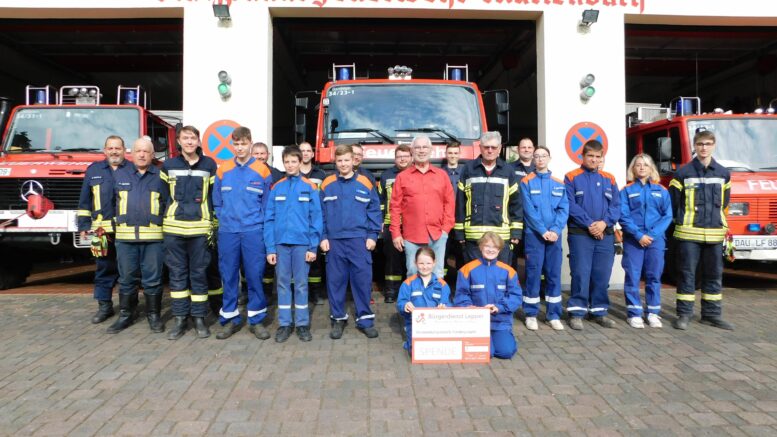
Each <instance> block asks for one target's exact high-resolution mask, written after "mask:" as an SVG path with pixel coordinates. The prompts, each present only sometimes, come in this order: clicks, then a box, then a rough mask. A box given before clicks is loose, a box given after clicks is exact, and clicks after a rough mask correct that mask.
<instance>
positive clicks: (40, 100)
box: [35, 90, 48, 105]
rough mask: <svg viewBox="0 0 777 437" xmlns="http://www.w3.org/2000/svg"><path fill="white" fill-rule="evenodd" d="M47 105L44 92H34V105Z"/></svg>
mask: <svg viewBox="0 0 777 437" xmlns="http://www.w3.org/2000/svg"><path fill="white" fill-rule="evenodd" d="M46 103H48V102H47V101H46V91H44V90H38V91H36V92H35V104H36V105H45V104H46Z"/></svg>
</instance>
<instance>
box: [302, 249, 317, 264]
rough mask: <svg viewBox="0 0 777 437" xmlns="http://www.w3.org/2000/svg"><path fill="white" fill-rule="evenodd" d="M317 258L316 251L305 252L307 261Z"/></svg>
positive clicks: (310, 261)
mask: <svg viewBox="0 0 777 437" xmlns="http://www.w3.org/2000/svg"><path fill="white" fill-rule="evenodd" d="M315 260H316V252H311V251H307V252H305V261H306V262H309V263H312V262H313V261H315Z"/></svg>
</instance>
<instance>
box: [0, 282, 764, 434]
mask: <svg viewBox="0 0 777 437" xmlns="http://www.w3.org/2000/svg"><path fill="white" fill-rule="evenodd" d="M375 296H376V299H377V298H378V296H377V294H376V295H375ZM611 297H612V298H613V302H615V303H616V305H615V307H614V309H613V314H615V315H616V316H617V317H618V318H619V329H616V330H603V329H601V328H599V327H598V326H594V325H590V324H586V329H585V331H583V332H572V331H570V330H568V329H567V330H566V331H564V332H561V333H557V332H553V331H551V330H550V329H549V328H548V327H547V326H541V328H540V331H539V332H538V333H532V332H527V331H526V330H525V329H523V327H522V325H521V324H520V322H516V327H517V337H518V340H519V342H520V350H519V353H518V355H517V356H516V357H515V358H514V359H513V360H510V361H500V360H496V361H494V362H492V363H491V364H490V365H471V366H462V365H433V366H411V365H410V363H409V361H408V358H407V356H406V355H405V353H404V352H403V350H402V349H401V346H400V343H401V334H400V328H399V321H398V319H397V318H396V316H395V314H394V310H393V306H391V305H386V304H382V303H379V304H377V305H376V312H377V314H378V317H377V326H378V327H379V328H380V334H381V335H380V338H378V339H376V340H369V341H368V340H367V339H366V338H365V337H364V336H363V335H361V334H360V333H358V332H357V331H356V330H355V329H354V328H353V326H352V325H349V326H348V328H347V330H346V333H345V335H344V337H343V339H342V340H340V341H332V340H330V339H329V338H328V337H327V334H328V324H327V323H326V309H325V307H318V308H316V311H315V314H314V315H313V323H314V336H315V339H314V341H313V342H311V343H307V344H303V343H300V342H299V341H298V340H297V339H296V337H292V338H291V339H290V340H289V341H288V342H287V343H285V344H282V345H279V344H276V343H275V342H274V341H272V340H268V341H266V342H260V341H258V340H256V339H254V338H253V336H251V335H250V334H249V333H248V331H247V330H243V331H241V332H239V333H238V334H237V335H236V336H235V337H233V338H232V339H229V340H227V341H218V340H216V339H215V338H213V337H211V338H209V339H207V340H197V339H195V338H194V336H193V334H192V333H189V334H187V336H186V337H184V338H183V339H181V340H179V341H177V342H171V341H168V340H166V338H165V336H164V334H151V333H150V332H149V330H148V327H147V324H146V323H145V320H143V321H142V323H138V324H136V325H134V326H133V327H131V328H130V329H129V330H127V331H125V332H123V333H121V334H119V335H112V336H109V335H107V334H104V330H105V327H106V326H107V325H100V326H94V325H91V324H89V323H88V319H89V318H90V316H91V314H92V312H93V310H94V303H93V301H92V300H91V298H89V297H87V296H72V295H50V296H47V295H27V296H20V295H8V294H3V295H0V305H2V308H3V310H4V311H3V315H2V318H0V330H1V331H0V332H2V334H3V335H2V337H0V351H2V355H1V356H0V434H3V435H102V436H104V435H123V434H146V435H147V434H153V435H184V434H186V435H201V434H208V435H217V434H224V433H227V434H230V435H286V436H291V435H309V434H320V435H333V434H338V435H366V434H370V435H381V436H382V435H399V436H409V435H417V434H421V433H427V434H439V435H448V434H454V433H456V434H463V435H482V434H488V435H499V434H502V435H508V434H537V435H549V434H582V433H587V434H589V435H596V436H600V435H609V434H612V435H616V434H624V435H637V434H639V435H651V436H652V435H720V434H732V435H764V436H766V435H770V436H774V435H777V323H775V321H774V320H775V318H777V294H775V292H774V291H742V290H730V289H727V290H726V291H725V301H724V305H725V314H726V315H727V316H728V318H729V319H730V320H732V321H734V322H735V323H736V324H737V330H736V331H735V332H725V331H720V330H716V329H713V328H707V327H703V326H702V325H699V324H694V325H692V328H691V329H690V330H688V331H687V332H678V331H675V330H674V329H672V328H670V327H668V326H667V327H666V328H664V329H660V330H656V329H645V330H641V331H638V330H634V329H631V328H628V327H627V326H626V324H625V322H623V319H622V318H623V315H624V309H623V306H622V297H621V294H620V293H617V292H613V293H612V295H611ZM673 297H674V296H673V293H671V292H670V291H668V290H667V291H665V293H664V299H665V303H668V304H669V305H665V307H664V312H665V313H666V314H667V317H666V319H665V322H666V325H668V324H669V323H670V322H671V319H672V318H673V317H671V316H670V315H669V314H672V312H673V311H672V307H673V300H672V299H673ZM697 305H698V304H697ZM274 328H275V326H273V327H272V329H273V330H274Z"/></svg>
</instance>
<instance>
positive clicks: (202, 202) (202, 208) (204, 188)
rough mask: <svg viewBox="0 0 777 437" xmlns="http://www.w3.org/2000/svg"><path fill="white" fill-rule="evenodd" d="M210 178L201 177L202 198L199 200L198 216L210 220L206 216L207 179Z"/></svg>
mask: <svg viewBox="0 0 777 437" xmlns="http://www.w3.org/2000/svg"><path fill="white" fill-rule="evenodd" d="M209 180H210V178H202V199H201V200H200V217H202V218H203V220H210V217H208V181H209Z"/></svg>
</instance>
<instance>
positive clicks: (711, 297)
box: [701, 293, 723, 301]
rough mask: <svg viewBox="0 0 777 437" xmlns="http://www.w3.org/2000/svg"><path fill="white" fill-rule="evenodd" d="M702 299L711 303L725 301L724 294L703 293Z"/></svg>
mask: <svg viewBox="0 0 777 437" xmlns="http://www.w3.org/2000/svg"><path fill="white" fill-rule="evenodd" d="M701 298H702V299H704V300H709V301H716V300H723V294H722V293H718V294H708V293H702V294H701Z"/></svg>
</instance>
